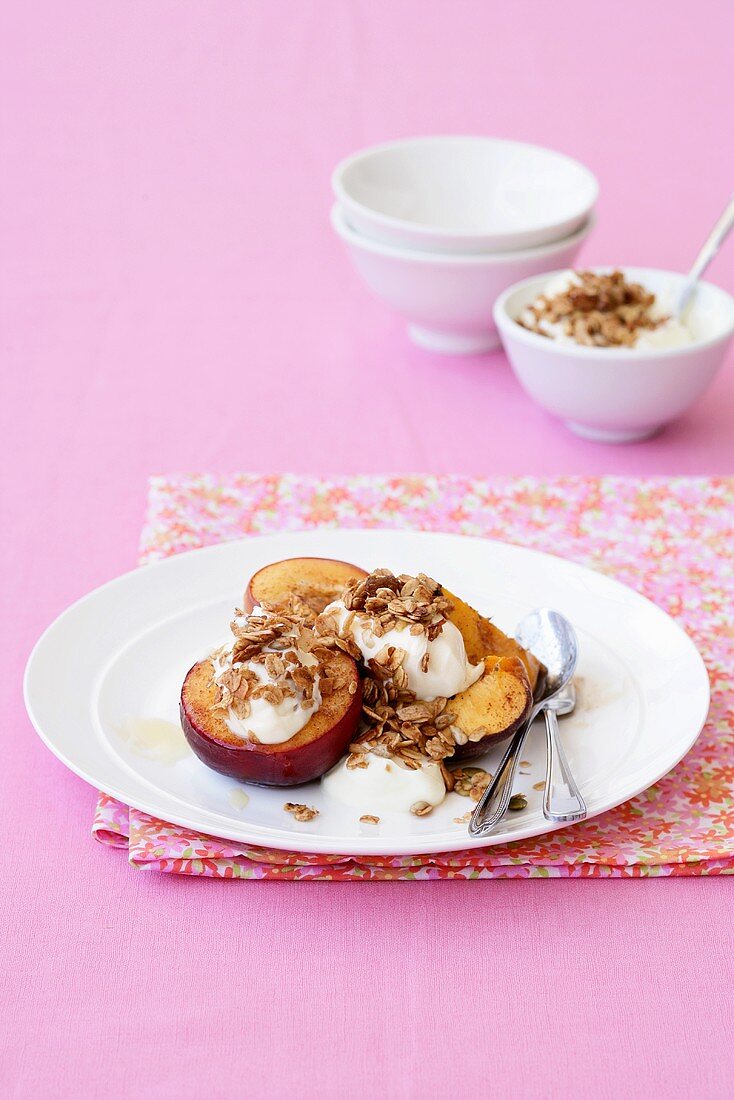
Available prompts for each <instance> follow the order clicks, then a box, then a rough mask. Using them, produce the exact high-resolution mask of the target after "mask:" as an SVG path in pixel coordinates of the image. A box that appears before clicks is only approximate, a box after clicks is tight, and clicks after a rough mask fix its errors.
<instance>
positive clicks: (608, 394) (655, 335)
mask: <svg viewBox="0 0 734 1100" xmlns="http://www.w3.org/2000/svg"><path fill="white" fill-rule="evenodd" d="M616 270H617V269H610V268H594V269H592V271H591V272H589V275H591V276H595V277H596V278H597V280H598V281H600V282H601V281H602V280H608V279H609V278H610V277H611V276H612V275H613V274H614V272H615V271H616ZM620 276H621V278H622V279H623V281H624V283H625V284H626V285H628V286H636V287H639V288H641V289H640V291H635V292H634V294H633V296H632V297H635V296H636V297H638V298H639V299H640V300H639V301H629V302H622V303H621V306H620V308H621V311H622V312H621V313H620V317H621V318H622V319H624V316H625V313H624V307H625V306H630V307H635V308H634V309H632V308H631V309H630V312H629V313H628V314H627V316H628V318H629V322H630V324H629V326H628V327H629V328H630V333H627V334H624V333H623V332H622V331H621V328H620V326H619V325H618V323H617V322H618V320H619V317H615V318H614V320H613V322H611V323H609V324H607V322H605V321H604V320H602V319H600V317H599V316H596V317H591V318H589V317H586V318H585V316H584V315H585V314H593V313H594V312H596V313H598V314H602V315H603V314H604V313H606V312H608V311H607V310H606V309H599V310H596V311H595V310H594V309H593V308H591V307H592V306H593V305H594V304H597V305H598V304H599V303H590V302H589V301H588V300H585V298H584V293H585V289H588V287H587V288H584V287H583V285H581V284H583V279H582V278H581V277H580V276H579V275H578V274H574V273H573V272H569V271H566V270H563V271H557V272H554V273H551V274H549V275H545V276H535V277H533V278H531V279H526V280H524V281H523V282H521V283H516V284H515V285H514V286H511V287H510V288H509V289H508V290H506V291H505V292H504V293H503V294H502V295H500V297H499V298H498V300H497V302H496V303H495V307H494V319H495V323H496V325H497V328H498V330H499V332H500V335H501V338H502V343H503V345H504V348H505V351H506V352H507V356H508V358H509V360H510V364H511V366H512V369H513V371H514V372H515V374H516V376H517V378H518V380H519V382H520V384H521V385H522V387H523V388H524V389H525V391H526V392H527V393H528V394H529V396H530V397H532V398H533V400H534V401H536V402H537V403H538V404H539V405H541V406H542V407H543V408H544V409H545V410H546V411H547V412H549V413H551V414H552V415H554V416H557V417H559V418H560V419H561V420H563V421H564V423H565V424H566V426H567V427H568V428H569V429H570V430H571V431H573V432H575V433H576V434H577V435H580V436H583V437H585V438H587V439H593V440H596V441H599V442H606V443H627V442H633V441H636V440H641V439H646V438H647V437H649V436H652V435H654V434H655V433H657V432H658V431H660V430H661V428H663V427H664V426H665V425H666V424H667V423H669V422H670V421H671V420H674V419H675V418H676V417H678V416H680V415H681V414H682V413H684V412H685V411H686V409H688V408H689V407H690V406H691V405H692V404H693V403H694V402H695V401H696V400H698V398H699V397H700V396H701V395H702V394H703V393H704V392H705V390H706V389H707V387H708V386H709V384H710V383H711V381H712V380H713V378H714V376H715V374H716V372H717V371H718V369H719V368H720V366H721V365H722V363H723V361H724V357H725V355H726V351H727V348H728V346H729V343H730V341H731V337H732V335H733V334H734V298H732V296H731V295H730V294H727V292H726V291H724V290H721V289H720V288H719V287H716V286H713V285H712V284H711V283H706V282H700V283H699V284H698V287H697V290H696V293H695V295H694V298H693V300H692V302H691V304H690V306H689V307H688V309H687V311H686V314H685V316H684V318H683V319H682V320H681V319H678V318H676V317H675V303H676V302H677V300H678V296H679V294H680V291H681V290H682V288H683V286H684V284H685V282H686V279H687V277H686V276H685V275H679V274H677V273H674V272H669V271H659V270H656V269H654V268H623V269H622V270H621V272H620ZM602 285H606V284H602ZM569 295H570V301H565V302H564V301H563V298H564V296H566V297H569ZM574 298H575V303H574ZM649 298H652V301H648V299H649ZM548 303H551V307H550V308H548ZM574 304H575V305H577V306H579V309H578V310H577V311H575V310H574V308H573V306H574ZM581 307H584V308H581ZM587 307H589V308H587ZM616 312H617V313H619V309H618V310H617V311H616ZM638 314H639V316H637V315H638ZM640 318H642V321H643V323H639V324H638V323H637V321H639V320H640Z"/></svg>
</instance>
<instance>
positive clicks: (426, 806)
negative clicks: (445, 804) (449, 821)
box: [410, 802, 433, 817]
mask: <svg viewBox="0 0 734 1100" xmlns="http://www.w3.org/2000/svg"><path fill="white" fill-rule="evenodd" d="M432 809H433V806H432V805H431V803H430V802H414V803H413V805H412V806H411V807H410V812H411V813H412V814H415V816H416V817H425V816H426V814H429V813H430V812H431V810H432Z"/></svg>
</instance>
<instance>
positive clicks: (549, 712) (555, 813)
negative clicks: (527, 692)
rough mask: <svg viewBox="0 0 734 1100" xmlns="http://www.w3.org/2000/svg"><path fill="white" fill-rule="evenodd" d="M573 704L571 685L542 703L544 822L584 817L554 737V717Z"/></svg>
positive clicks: (577, 794)
mask: <svg viewBox="0 0 734 1100" xmlns="http://www.w3.org/2000/svg"><path fill="white" fill-rule="evenodd" d="M575 706H576V689H575V687H574V686H573V684H567V685H566V687H565V688H564V689H563V690H562V691H559V693H558V695H554V697H553V698H552V699H548V700H546V702H545V707H544V709H545V736H546V744H547V746H548V769H547V771H546V775H545V790H544V792H543V815H544V817H546V818H547V819H548V821H581V820H582V819H583V818H585V817H586V813H587V810H586V803H585V802H584V800H583V798H582V797H581V792H580V791H579V789H578V787H577V786H576V780H575V779H574V777H573V774H572V772H571V769H570V767H569V764H568V760H567V759H566V753H565V751H564V749H563V744H562V743H561V740H560V738H559V736H558V716H560V715H564V714H570V713H571V712H572V711H573V709H574V707H575Z"/></svg>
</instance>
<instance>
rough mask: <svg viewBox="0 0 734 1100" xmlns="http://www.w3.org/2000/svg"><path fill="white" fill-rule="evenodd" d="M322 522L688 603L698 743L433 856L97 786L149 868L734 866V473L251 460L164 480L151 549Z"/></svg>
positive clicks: (600, 871) (230, 872)
mask: <svg viewBox="0 0 734 1100" xmlns="http://www.w3.org/2000/svg"><path fill="white" fill-rule="evenodd" d="M319 526H330V527H401V528H406V527H409V528H414V529H418V530H428V531H453V532H458V533H461V534H469V535H483V536H486V537H491V538H500V539H503V540H505V541H507V542H516V543H522V544H523V545H525V546H531V547H534V548H536V549H540V550H549V551H552V552H553V553H557V554H562V555H564V556H565V557H568V558H571V559H573V560H575V561H578V562H581V563H583V564H585V565H588V566H591V567H592V568H595V569H599V570H601V571H603V572H605V573H608V574H609V575H611V576H615V577H617V578H618V579H619V580H621V581H624V582H625V583H626V584H629V585H630V586H631V587H633V588H635V589H637V590H638V591H641V592H643V593H644V594H645V595H646V596H649V597H650V598H651V599H653V600H654V601H655V602H656V603H657V604H659V605H660V606H661V607H663V608H664V609H665V610H666V611H667V612H668V613H669V614H671V615H673V616H674V617H675V618H677V619H678V620H679V621H680V622H681V624H682V625H683V627H684V628H685V629H686V630H687V631H688V633H689V634H690V635H691V636H692V637H693V639H694V641H695V642H696V644H697V645H698V647H699V649H700V651H701V653H702V654H703V656H704V659H705V661H706V665H707V668H708V670H709V675H710V677H711V685H712V704H711V711H710V714H709V719H708V722H707V724H706V727H705V729H704V731H703V733H702V734H701V737H700V738H699V740H698V741H697V743H696V745H695V746H694V748H693V749H692V751H691V752H690V753H689V754H688V756H687V757H686V758H685V759H684V760H683V761H682V762H681V763H680V764H679V765H678V767H677V768H675V769H674V771H673V772H671V773H670V774H669V775H667V776H666V777H665V778H664V779H662V780H661V781H660V782H659V783H657V784H655V785H654V786H653V787H650V788H649V789H648V790H647V791H645V792H644V793H643V794H642V795H640V796H638V797H637V798H635V799H632V800H631V801H630V802H627V803H625V804H624V805H623V806H619V807H617V809H615V810H611V811H609V812H608V813H606V814H604V815H603V816H601V817H598V818H594V819H593V820H591V821H588V822H584V823H582V824H580V825H576V826H574V827H573V828H570V829H566V830H561V831H559V832H555V833H551V834H548V835H546V836H542V837H537V838H534V839H530V840H524V841H519V842H517V843H514V844H508V845H504V846H497V847H492V848H486V849H480V850H472V851H466V852H456V853H450V854H439V855H434V856H404V857H360V858H359V859H356V858H351V857H344V856H310V855H303V854H300V853H297V852H282V851H277V850H271V849H265V848H256V847H251V846H248V845H240V844H235V843H233V842H230V841H227V840H221V839H217V838H215V837H209V836H203V835H198V834H195V833H192V832H190V831H189V830H186V829H182V828H180V827H179V826H176V825H171V824H169V823H167V822H164V821H158V820H156V819H155V818H152V817H150V816H149V815H148V814H144V813H142V812H140V811H139V810H136V809H134V808H132V807H130V808H128V807H127V806H124V805H122V804H121V803H119V802H117V801H116V800H115V799H113V798H110V797H109V796H107V795H105V794H100V796H99V802H98V805H97V810H96V814H95V818H94V824H93V833H94V835H95V836H96V837H97V839H98V840H100V841H101V842H102V843H105V844H108V845H110V846H112V847H119V848H124V849H127V851H128V856H129V859H130V862H131V863H132V864H133V865H134V866H136V867H139V868H143V869H148V870H159V871H173V872H176V873H180V874H193V875H207V876H210V877H216V878H251V879H252V878H255V879H257V878H264V879H331V880H339V879H350V880H353V879H436V878H441V879H449V878H508V877H526V878H529V877H551V876H553V877H562V876H567V877H592V878H604V877H609V876H616V877H620V876H621V877H639V876H641V875H710V874H731V873H733V872H734V674H733V672H732V669H733V668H734V630H732V625H731V615H732V607H733V606H734V599H733V597H734V479H728V478H645V479H629V478H620V477H603V478H591V477H589V478H585V477H557V478H547V479H542V478H537V477H520V478H511V479H508V478H503V479H499V478H498V479H494V478H490V479H482V478H469V477H448V476H447V477H423V476H399V477H398V476H396V477H391V476H385V477H371V476H357V477H335V478H316V477H309V476H296V475H283V476H275V475H273V476H259V475H254V474H252V475H249V474H238V475H233V476H231V477H226V478H215V477H209V476H200V477H186V476H180V477H156V478H153V479H152V480H151V484H150V498H149V510H148V519H147V523H146V526H145V529H144V531H143V536H142V542H141V561H143V562H149V561H152V560H155V559H158V558H163V557H166V556H168V555H170V554H176V553H180V552H181V551H182V550H190V549H193V548H195V547H199V546H206V545H209V544H211V543H215V542H220V541H222V540H225V539H232V538H240V537H242V536H243V535H247V534H269V533H274V532H277V531H284V530H299V529H304V528H314V527H319Z"/></svg>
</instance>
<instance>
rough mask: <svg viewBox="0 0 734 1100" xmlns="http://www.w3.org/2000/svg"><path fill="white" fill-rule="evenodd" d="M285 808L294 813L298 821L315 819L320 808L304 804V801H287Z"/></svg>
mask: <svg viewBox="0 0 734 1100" xmlns="http://www.w3.org/2000/svg"><path fill="white" fill-rule="evenodd" d="M283 809H284V810H286V811H287V812H288V813H289V814H293V816H294V817H295V819H296V821H313V819H314V818H315V817H318V816H319V811H318V810H315V809H314V808H313V806H304V805H303V803H302V802H286V803H284V805H283Z"/></svg>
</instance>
